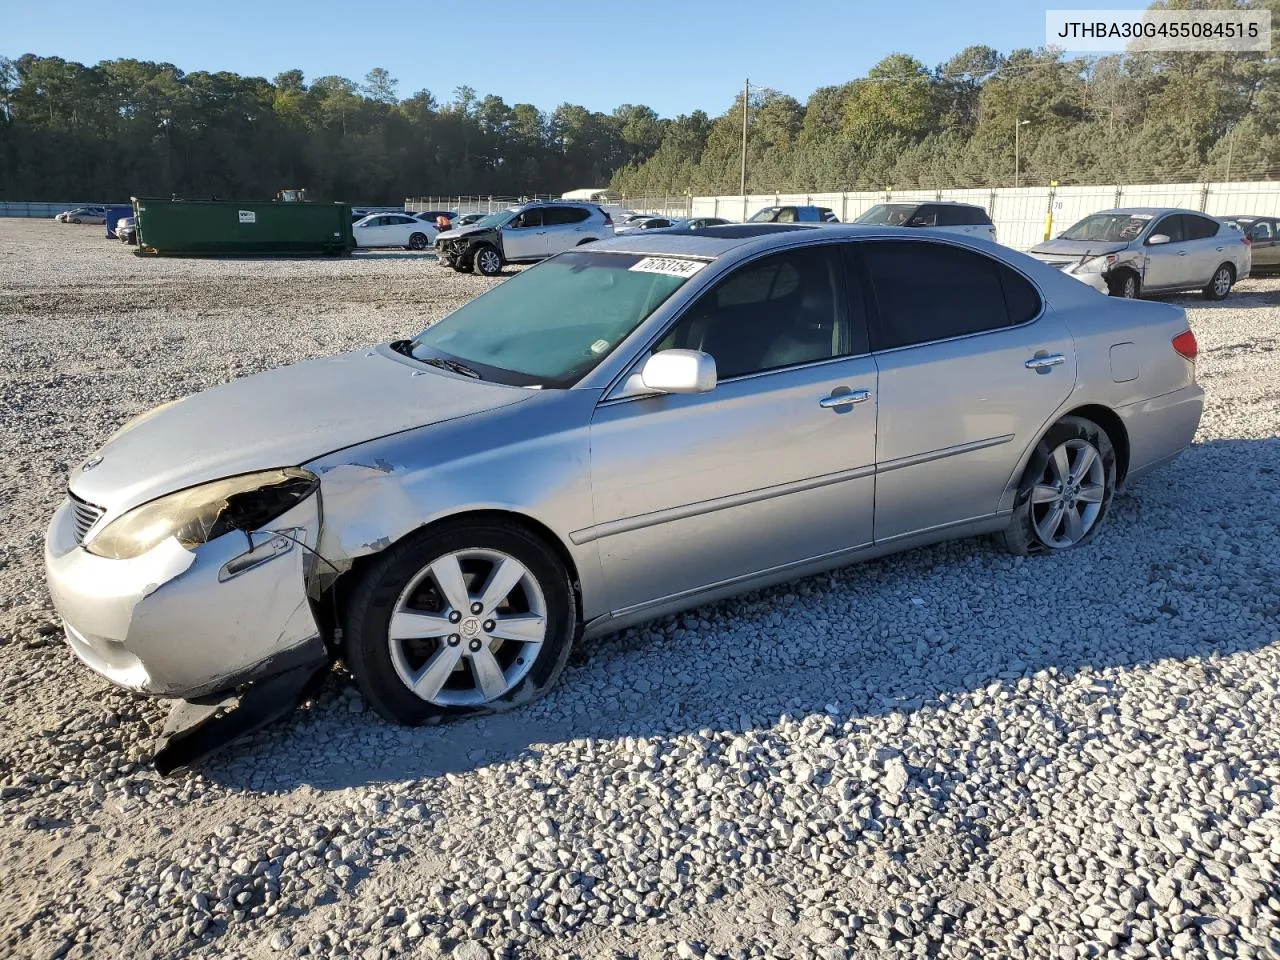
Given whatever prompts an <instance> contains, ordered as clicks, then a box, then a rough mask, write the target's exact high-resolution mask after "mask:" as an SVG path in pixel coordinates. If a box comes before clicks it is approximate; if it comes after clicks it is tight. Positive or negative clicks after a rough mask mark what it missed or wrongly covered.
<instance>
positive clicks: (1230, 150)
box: [1226, 126, 1236, 183]
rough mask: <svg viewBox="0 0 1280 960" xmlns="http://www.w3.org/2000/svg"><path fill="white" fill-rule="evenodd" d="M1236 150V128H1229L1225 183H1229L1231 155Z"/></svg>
mask: <svg viewBox="0 0 1280 960" xmlns="http://www.w3.org/2000/svg"><path fill="white" fill-rule="evenodd" d="M1235 150H1236V128H1235V127H1234V126H1233V127H1232V128H1231V139H1230V140H1228V141H1227V178H1226V182H1227V183H1230V182H1231V155H1232V154H1233V153H1235Z"/></svg>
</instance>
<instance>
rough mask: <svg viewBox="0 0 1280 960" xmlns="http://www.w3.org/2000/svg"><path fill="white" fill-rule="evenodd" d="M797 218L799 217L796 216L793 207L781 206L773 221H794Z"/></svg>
mask: <svg viewBox="0 0 1280 960" xmlns="http://www.w3.org/2000/svg"><path fill="white" fill-rule="evenodd" d="M799 219H800V218H799V217H797V216H796V208H795V207H783V208H782V209H780V210H779V211H778V216H777V217H776V218H775V220H774V222H775V223H795V222H796V221H797V220H799Z"/></svg>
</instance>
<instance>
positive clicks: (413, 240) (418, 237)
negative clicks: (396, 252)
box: [409, 233, 427, 250]
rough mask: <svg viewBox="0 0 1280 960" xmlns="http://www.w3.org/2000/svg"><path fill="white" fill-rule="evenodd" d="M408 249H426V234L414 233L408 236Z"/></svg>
mask: <svg viewBox="0 0 1280 960" xmlns="http://www.w3.org/2000/svg"><path fill="white" fill-rule="evenodd" d="M409 249H410V250H425V249H427V235H426V234H425V233H414V234H411V235H410V236H409Z"/></svg>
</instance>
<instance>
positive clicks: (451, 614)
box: [449, 610, 462, 623]
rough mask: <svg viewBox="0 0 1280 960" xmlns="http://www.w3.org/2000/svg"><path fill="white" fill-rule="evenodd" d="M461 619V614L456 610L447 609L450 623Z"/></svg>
mask: <svg viewBox="0 0 1280 960" xmlns="http://www.w3.org/2000/svg"><path fill="white" fill-rule="evenodd" d="M461 619H462V614H461V613H459V612H458V611H457V610H450V611H449V622H450V623H457V622H458V621H459V620H461Z"/></svg>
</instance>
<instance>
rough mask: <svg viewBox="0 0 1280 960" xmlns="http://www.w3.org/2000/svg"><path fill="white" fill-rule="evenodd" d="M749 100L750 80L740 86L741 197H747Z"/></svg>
mask: <svg viewBox="0 0 1280 960" xmlns="http://www.w3.org/2000/svg"><path fill="white" fill-rule="evenodd" d="M750 99H751V80H750V78H748V79H747V81H746V82H745V83H744V84H743V85H742V195H743V196H744V197H745V196H746V195H747V103H748V102H749V101H750Z"/></svg>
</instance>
